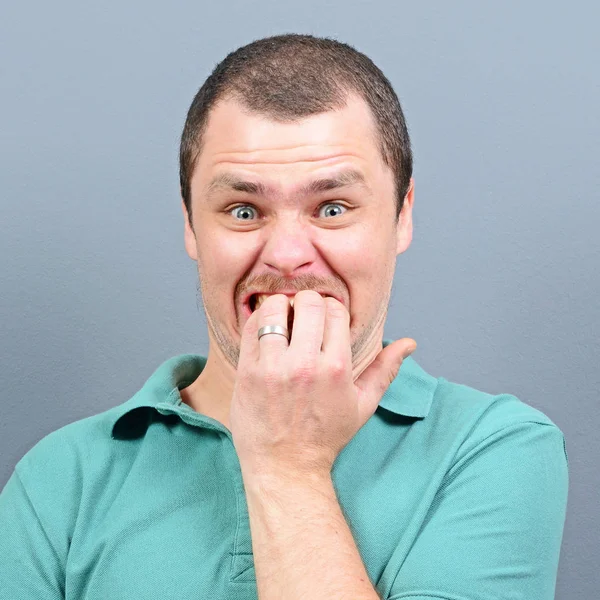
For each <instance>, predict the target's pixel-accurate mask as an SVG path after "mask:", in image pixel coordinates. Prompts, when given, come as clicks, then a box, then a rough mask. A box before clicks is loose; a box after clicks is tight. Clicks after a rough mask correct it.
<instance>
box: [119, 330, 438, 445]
mask: <svg viewBox="0 0 600 600" xmlns="http://www.w3.org/2000/svg"><path fill="white" fill-rule="evenodd" d="M392 341H393V340H385V339H384V340H383V347H384V348H385V347H386V346H387V345H389V344H391V343H392ZM206 361H207V358H206V357H204V356H200V355H199V354H179V355H177V356H174V357H172V358H169V359H168V360H166V361H165V362H163V363H162V364H161V365H160V366H159V367H158V368H157V369H156V371H154V373H153V374H152V375H151V376H150V378H149V379H148V380H147V381H146V383H145V384H144V385H143V386H142V388H140V390H138V392H137V393H136V394H135V395H134V396H132V397H131V398H130V399H129V400H127V402H124V403H123V404H121V405H119V406H116V407H115V408H113V409H111V410H110V411H109V413H110V428H111V434H112V437H116V436H118V435H119V434H120V433H124V432H125V431H127V429H129V428H130V427H131V426H133V425H134V424H139V421H140V420H139V419H135V418H134V414H135V415H139V414H140V413H145V414H146V415H147V414H148V413H151V412H152V411H149V410H148V409H156V407H157V405H158V404H162V405H165V404H168V405H172V406H176V405H179V404H181V402H182V399H181V395H180V394H179V390H180V389H183V388H185V387H187V386H188V385H190V384H191V383H192V382H194V381H195V380H196V378H197V377H198V375H199V374H200V373H201V372H202V369H204V366H205V365H206ZM437 384H438V380H437V379H436V378H435V377H433V376H432V375H430V374H429V373H427V372H426V371H425V370H424V369H423V368H422V367H421V366H420V365H419V364H418V363H417V361H416V360H415V359H414V358H413V357H412V356H409V357H407V358H405V359H404V361H403V362H402V365H401V367H400V371H399V372H398V374H397V375H396V378H395V379H394V381H392V383H391V384H390V385H389V387H388V389H387V390H386V391H385V393H384V395H383V397H382V398H381V401H380V402H379V407H378V408H377V410H379V409H380V408H384V409H385V410H388V411H390V412H392V413H395V414H397V415H402V416H405V417H414V418H419V419H422V418H424V417H426V416H427V414H428V413H429V409H430V408H431V403H432V401H433V396H434V394H435V390H436V387H437ZM142 420H143V419H142Z"/></svg>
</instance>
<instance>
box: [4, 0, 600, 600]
mask: <svg viewBox="0 0 600 600" xmlns="http://www.w3.org/2000/svg"><path fill="white" fill-rule="evenodd" d="M599 17H600V9H599V8H598V5H597V3H593V2H591V1H589V2H580V3H576V4H573V3H570V4H569V5H567V4H566V3H565V4H563V5H561V4H552V3H548V2H547V1H541V0H540V1H534V2H516V1H512V2H503V3H487V2H452V3H446V2H443V3H442V2H437V3H427V2H411V3H405V2H392V1H388V2H382V1H373V0H371V1H369V2H366V1H361V0H354V1H353V2H349V1H348V0H331V1H329V2H316V1H312V0H311V1H308V2H307V1H304V2H291V1H290V0H273V1H266V0H260V2H242V1H236V2H231V1H230V2H216V3H212V4H211V5H210V6H207V5H206V3H202V2H197V1H196V2H180V3H178V4H173V3H167V2H164V3H162V4H160V3H157V2H148V1H146V2H142V1H141V0H138V1H135V2H125V3H123V2H114V1H113V2H106V1H105V2H102V3H98V4H96V5H94V6H84V5H83V4H82V3H81V2H64V1H62V0H61V1H54V2H41V1H38V2H29V3H26V2H22V3H17V2H13V3H2V7H1V8H0V44H1V47H0V61H1V62H0V68H1V73H0V140H1V141H0V159H1V160H0V183H1V187H0V202H1V205H0V214H1V219H0V256H1V257H2V268H1V270H0V276H1V280H0V284H1V287H0V290H1V294H0V344H1V346H0V357H1V360H2V368H1V369H0V378H1V380H0V384H1V386H2V388H1V389H2V399H1V404H0V410H1V418H0V452H1V454H2V459H1V461H0V486H3V485H4V484H5V482H6V481H7V480H8V477H9V476H10V473H11V472H12V469H13V468H14V465H15V463H16V462H17V461H18V460H19V459H20V458H21V457H22V456H23V454H25V453H26V452H27V451H28V450H29V449H30V448H31V447H32V446H33V445H34V444H35V443H36V442H37V441H38V440H39V439H40V438H42V437H43V436H44V435H46V434H48V433H49V432H51V431H53V430H55V429H57V428H59V427H61V426H63V425H65V424H67V423H70V422H72V421H75V420H77V419H81V418H83V417H86V416H89V415H92V414H96V413H98V412H101V411H103V410H105V409H108V408H110V407H112V406H115V405H117V404H120V403H122V402H124V401H125V400H127V399H128V398H129V397H130V396H131V395H133V394H134V393H135V392H136V391H137V390H138V389H139V387H140V386H141V385H142V384H143V383H144V381H145V380H146V379H147V377H149V376H150V374H151V373H152V371H153V370H154V369H155V368H156V367H157V366H158V365H159V364H160V363H161V362H162V361H163V360H166V359H167V358H169V357H170V356H173V355H175V354H180V353H184V352H198V353H201V354H206V352H207V350H208V344H207V333H206V323H205V320H204V315H203V314H202V311H201V310H199V309H198V307H197V275H196V269H195V266H196V264H195V263H194V262H193V261H191V260H190V259H189V257H188V256H187V254H186V253H185V250H184V246H183V217H182V214H181V210H180V199H179V196H178V172H177V169H178V166H177V152H178V138H179V135H180V132H181V128H182V126H183V122H184V119H185V114H186V112H187V109H188V107H189V104H190V102H191V100H192V98H193V96H194V94H195V92H196V91H197V89H198V87H199V86H200V85H201V84H202V82H203V81H204V79H205V77H206V76H208V74H209V72H210V70H211V69H212V68H213V67H214V66H215V64H216V63H217V62H218V61H219V60H221V59H222V58H223V57H224V56H225V55H226V54H227V53H228V52H229V51H231V50H234V49H235V48H236V47H238V46H240V45H242V44H244V43H247V42H249V41H251V40H253V39H256V38H258V37H262V36H265V35H270V34H276V33H285V32H289V31H293V32H297V33H314V34H320V35H327V36H332V37H337V38H339V39H341V40H342V41H346V42H348V43H350V44H352V45H354V46H356V47H357V48H358V49H359V50H361V51H363V52H365V53H366V54H368V55H369V56H370V57H371V58H372V59H373V60H374V61H375V62H376V63H377V64H378V65H379V66H380V67H381V68H382V69H383V71H384V72H385V73H386V74H387V76H388V77H389V78H390V80H391V81H392V83H393V84H394V87H395V88H396V91H397V93H398V95H399V97H400V99H401V102H402V104H403V107H404V110H405V113H406V117H407V120H408V123H409V127H410V132H411V135H412V140H413V144H414V151H415V157H416V162H415V179H416V188H415V189H416V196H415V205H414V213H413V214H414V239H413V242H412V245H411V247H410V248H409V249H408V251H407V252H406V253H405V254H403V255H400V257H399V259H398V263H397V269H396V279H395V289H394V296H393V299H392V303H391V306H390V314H389V318H388V322H387V326H386V331H385V337H386V338H392V339H398V338H400V337H405V336H406V337H413V338H414V339H415V340H416V341H417V342H418V344H419V347H418V349H417V351H416V353H415V355H414V358H415V359H416V360H417V361H418V362H419V364H421V365H422V366H423V367H424V368H425V369H426V370H427V371H429V372H430V373H431V374H432V375H434V376H436V377H438V376H443V377H446V378H447V379H450V380H452V381H456V382H459V383H464V384H467V385H470V386H473V387H476V388H478V389H481V390H484V391H487V392H490V393H501V392H507V393H512V394H515V395H516V396H518V397H519V398H520V399H521V400H523V401H524V402H526V403H528V404H530V405H532V406H534V407H536V408H538V409H540V410H541V411H542V412H544V413H546V414H547V415H548V416H549V417H550V418H551V419H552V420H553V421H554V422H555V423H556V424H557V425H558V426H559V427H560V428H561V429H562V431H563V432H564V434H565V437H566V441H567V451H568V454H569V464H570V492H569V506H568V515H567V520H566V526H565V534H564V539H563V546H562V551H561V561H560V568H559V574H558V582H557V594H556V598H558V599H561V600H572V599H576V598H586V599H588V598H594V597H597V596H598V591H599V590H600V580H599V575H598V570H597V566H598V564H599V563H600V551H599V544H598V539H599V527H598V526H599V520H600V519H599V514H598V484H599V480H600V469H598V468H597V458H598V457H599V456H600V443H599V441H598V437H597V435H596V432H597V430H598V425H599V424H600V423H599V418H598V413H597V409H596V406H597V401H598V389H599V387H600V386H599V382H600V376H599V374H598V357H599V353H598V335H599V333H600V331H599V322H600V314H599V313H600V311H599V302H598V294H599V293H600V283H599V277H598V272H599V268H598V267H599V262H600V261H599V241H598V239H599V236H598V224H599V223H600V220H599V217H600V209H599V198H598V196H599V194H598V189H599V187H600V185H599V184H600V182H599V176H598V166H597V164H596V163H597V160H598V150H597V144H598V140H599V138H600V136H599V134H600V127H599V117H598V108H599V107H600V89H599V87H600V86H599V73H598V70H599V62H598V58H599V57H600V42H599V41H598V32H597V31H598V30H597V22H598V18H599Z"/></svg>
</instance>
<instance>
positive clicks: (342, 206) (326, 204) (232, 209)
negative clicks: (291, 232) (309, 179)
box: [227, 202, 348, 221]
mask: <svg viewBox="0 0 600 600" xmlns="http://www.w3.org/2000/svg"><path fill="white" fill-rule="evenodd" d="M325 206H337V207H339V208H343V209H345V210H348V207H347V206H344V205H343V204H340V203H339V202H326V203H325V204H322V205H321V206H320V207H319V209H321V208H323V207H325ZM239 209H244V210H243V211H239V212H238V215H242V214H244V213H246V214H248V212H249V211H248V209H250V210H251V211H252V210H253V211H255V212H256V208H254V206H252V204H238V205H237V206H234V207H233V208H230V209H229V210H228V211H227V214H230V213H232V212H233V211H235V210H239ZM339 214H340V213H338V214H334V215H333V216H334V217H337V216H339ZM341 214H344V213H341ZM239 220H240V221H250V220H252V217H250V218H248V217H243V218H241V219H239Z"/></svg>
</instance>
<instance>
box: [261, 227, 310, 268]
mask: <svg viewBox="0 0 600 600" xmlns="http://www.w3.org/2000/svg"><path fill="white" fill-rule="evenodd" d="M265 234H266V235H267V241H266V242H265V244H264V246H263V249H262V252H261V259H262V261H263V263H264V264H265V265H267V266H268V267H270V268H271V269H274V270H275V271H278V272H279V273H281V274H282V275H289V274H291V273H294V272H296V271H298V270H299V269H303V268H305V267H309V266H310V265H312V264H313V263H314V262H315V261H316V260H317V259H318V251H317V249H316V248H315V245H314V240H313V239H312V236H311V232H310V228H309V227H307V226H305V225H303V224H301V223H299V222H298V220H297V219H296V218H294V217H290V218H289V219H280V220H278V221H277V222H276V223H273V224H272V225H271V226H270V227H269V230H268V231H266V232H265Z"/></svg>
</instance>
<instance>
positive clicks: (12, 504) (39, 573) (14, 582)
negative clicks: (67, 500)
mask: <svg viewBox="0 0 600 600" xmlns="http://www.w3.org/2000/svg"><path fill="white" fill-rule="evenodd" d="M0 532H1V534H0V598H7V599H8V598H10V599H11V600H31V599H32V598H35V599H36V600H64V575H63V571H62V568H61V564H60V560H59V557H58V554H57V552H56V550H55V548H54V547H53V545H52V542H51V540H50V539H49V537H48V535H47V532H46V530H45V529H44V526H43V525H42V523H41V522H40V519H39V517H38V515H37V513H36V509H35V507H34V505H33V504H32V502H31V499H30V497H29V496H28V494H27V491H26V489H25V487H24V485H23V482H22V481H21V478H20V477H19V475H18V473H17V471H16V469H15V471H13V473H12V475H11V477H10V479H9V480H8V482H7V483H6V485H5V486H4V489H3V490H2V493H1V494H0Z"/></svg>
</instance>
